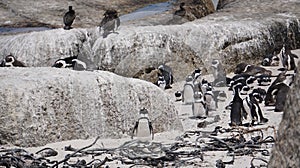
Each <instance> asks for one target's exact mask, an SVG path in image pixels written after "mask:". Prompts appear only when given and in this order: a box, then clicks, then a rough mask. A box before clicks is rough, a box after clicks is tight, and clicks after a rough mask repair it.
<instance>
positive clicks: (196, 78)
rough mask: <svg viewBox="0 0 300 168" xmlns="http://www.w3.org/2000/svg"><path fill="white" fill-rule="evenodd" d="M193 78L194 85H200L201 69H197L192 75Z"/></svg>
mask: <svg viewBox="0 0 300 168" xmlns="http://www.w3.org/2000/svg"><path fill="white" fill-rule="evenodd" d="M192 77H193V82H194V84H197V83H200V82H201V69H195V70H194V72H193V73H192Z"/></svg>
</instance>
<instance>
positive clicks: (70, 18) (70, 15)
mask: <svg viewBox="0 0 300 168" xmlns="http://www.w3.org/2000/svg"><path fill="white" fill-rule="evenodd" d="M75 17H76V15H75V11H74V10H73V9H72V6H69V11H68V12H67V13H65V15H64V17H63V21H64V24H65V26H64V29H65V30H70V29H72V27H71V26H72V24H73V22H74V20H75Z"/></svg>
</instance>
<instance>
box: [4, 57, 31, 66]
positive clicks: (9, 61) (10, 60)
mask: <svg viewBox="0 0 300 168" xmlns="http://www.w3.org/2000/svg"><path fill="white" fill-rule="evenodd" d="M0 65H1V67H26V66H25V65H24V63H23V62H21V61H18V60H17V59H16V57H14V56H13V55H11V54H10V55H7V56H6V57H5V58H4V59H3V60H2V62H1V63H0Z"/></svg>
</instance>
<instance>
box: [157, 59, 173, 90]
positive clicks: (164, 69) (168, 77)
mask: <svg viewBox="0 0 300 168" xmlns="http://www.w3.org/2000/svg"><path fill="white" fill-rule="evenodd" d="M158 70H159V72H160V75H161V76H163V77H164V79H165V81H166V89H169V88H172V87H171V85H172V84H173V83H174V81H173V80H174V79H173V73H172V69H171V67H169V66H167V65H160V66H158Z"/></svg>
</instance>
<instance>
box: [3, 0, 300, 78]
mask: <svg viewBox="0 0 300 168" xmlns="http://www.w3.org/2000/svg"><path fill="white" fill-rule="evenodd" d="M283 9H288V10H283ZM245 11H246V12H245ZM299 17H300V4H299V2H298V1H284V2H283V1H280V0H263V1H260V2H257V1H252V0H235V1H234V2H230V3H228V4H226V5H225V6H224V7H223V9H221V10H219V11H218V12H216V13H213V14H211V15H209V16H206V17H204V18H202V19H198V20H195V21H193V22H188V23H185V24H182V25H157V26H130V25H122V24H121V26H120V29H119V30H118V32H117V33H112V34H109V35H108V37H107V38H103V37H102V36H101V34H100V33H99V31H98V30H97V29H96V28H91V29H73V30H70V31H65V30H62V29H55V30H50V31H44V32H33V33H28V34H20V35H10V36H2V37H0V46H2V48H1V49H0V53H1V54H2V55H6V54H8V53H12V54H14V55H15V56H16V57H17V58H19V59H20V60H21V61H23V62H25V63H26V64H27V65H28V66H50V65H51V64H52V63H53V61H54V60H55V59H57V58H60V57H66V56H71V55H76V54H77V53H79V52H81V53H83V54H84V55H85V56H86V57H87V58H89V59H90V60H92V61H94V62H95V64H96V65H97V66H98V67H100V68H101V69H102V70H109V71H113V72H115V73H117V74H120V75H123V76H127V77H133V76H135V77H137V76H138V74H142V73H141V72H144V71H145V70H147V69H149V67H157V66H158V65H159V64H161V63H165V64H167V65H169V66H171V68H173V70H174V76H175V80H177V81H178V80H184V79H185V77H186V75H187V74H189V73H190V72H191V71H192V70H193V69H194V68H196V67H203V70H204V71H205V70H207V71H209V70H210V65H211V60H212V59H220V60H221V61H222V62H223V64H224V66H225V68H226V70H227V71H231V70H232V69H233V68H234V67H235V65H236V64H237V63H240V62H243V61H247V62H248V63H255V64H257V63H258V62H260V61H261V59H262V57H263V56H264V55H265V54H268V53H273V52H274V51H279V50H280V48H281V47H282V45H283V43H286V44H287V45H290V46H291V48H292V49H295V48H299V47H300V33H299V32H300V29H299V27H300V22H299Z"/></svg>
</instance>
